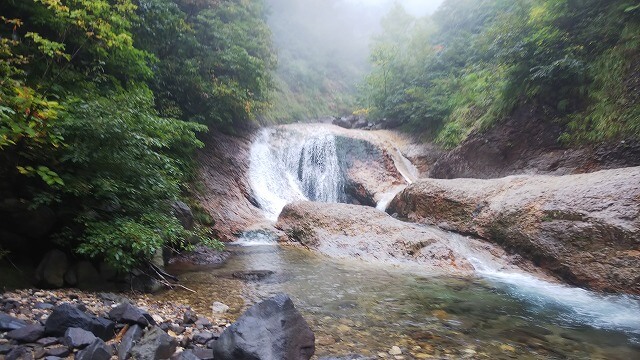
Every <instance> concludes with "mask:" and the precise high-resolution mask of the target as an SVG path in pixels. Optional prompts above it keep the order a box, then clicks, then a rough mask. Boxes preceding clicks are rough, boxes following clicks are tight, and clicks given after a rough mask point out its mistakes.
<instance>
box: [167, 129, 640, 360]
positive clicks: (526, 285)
mask: <svg viewBox="0 0 640 360" xmlns="http://www.w3.org/2000/svg"><path fill="white" fill-rule="evenodd" d="M337 154H338V153H337V151H336V145H335V138H333V136H332V135H331V134H326V133H313V132H312V133H310V134H308V135H307V136H304V137H299V136H298V135H296V136H295V137H289V138H288V137H287V135H286V131H285V132H284V135H283V132H282V131H279V132H276V131H273V130H265V131H264V132H263V133H262V135H261V136H260V137H259V138H258V140H257V141H256V142H255V143H254V146H253V148H252V153H251V166H250V174H249V176H250V179H249V180H250V183H251V186H252V189H253V192H254V194H253V195H254V197H255V199H256V201H257V202H258V204H260V206H261V208H262V209H263V210H264V212H265V217H266V218H268V219H271V220H275V219H276V218H277V215H278V214H279V212H280V210H281V209H282V207H283V206H284V205H285V204H287V203H289V202H291V201H296V200H305V199H310V200H315V201H324V202H339V201H341V200H342V199H343V187H344V177H343V176H342V175H341V174H340V171H341V170H340V165H339V164H340V159H338V155H337ZM400 155H401V154H400ZM408 182H409V181H408ZM396 190H397V189H391V190H390V191H391V192H395V191H396ZM389 200H390V199H387V198H384V199H383V201H384V202H388V201H389ZM378 206H379V208H384V207H385V206H386V203H382V201H381V203H379V204H378ZM453 238H455V237H453ZM228 249H229V251H231V252H232V254H233V255H232V257H231V258H230V259H229V260H228V261H227V263H226V264H224V265H223V266H222V267H174V268H170V269H169V270H170V271H172V272H174V273H177V274H179V276H180V278H181V280H182V283H183V284H184V285H185V286H187V287H189V288H191V289H194V290H196V293H195V294H192V293H189V292H186V291H180V290H177V291H171V292H166V293H164V294H161V295H159V296H160V297H161V298H164V299H166V300H179V301H182V302H184V303H187V304H190V305H191V306H193V307H194V308H195V309H197V310H198V311H199V312H201V313H206V312H208V311H210V306H211V302H212V301H222V302H224V303H225V304H227V305H229V306H230V307H231V313H230V315H231V316H232V317H236V316H238V315H239V314H240V313H241V312H242V311H244V310H245V309H246V308H247V306H250V305H251V304H253V303H255V302H257V301H260V300H262V299H265V298H267V297H270V296H271V295H273V294H276V293H279V292H284V293H287V294H289V295H290V296H291V297H292V299H293V300H294V302H295V304H296V307H297V308H298V309H300V311H301V312H302V313H303V315H304V316H305V318H306V319H307V321H308V322H309V323H310V325H311V327H312V329H313V330H314V332H315V334H316V354H317V355H318V356H328V355H334V356H344V355H349V354H360V355H364V356H371V357H372V358H379V359H383V358H388V359H394V356H392V355H390V354H389V350H390V349H391V348H392V347H393V346H398V347H399V348H400V349H401V350H402V355H400V356H401V358H404V359H430V358H434V359H459V358H473V359H514V358H517V359H621V360H622V359H625V360H626V359H640V299H639V298H637V297H631V296H604V295H599V294H595V293H592V292H588V291H585V290H582V289H579V288H574V287H569V286H565V285H560V284H555V283H550V282H548V281H545V280H542V279H538V278H536V277H534V276H532V275H528V274H526V273H522V272H520V273H510V272H504V271H500V270H499V268H498V267H496V266H494V264H492V263H491V262H487V261H486V259H476V258H474V254H473V253H469V254H468V256H467V258H468V259H469V260H470V262H472V263H473V265H474V267H475V269H476V273H475V276H471V277H451V276H448V277H442V276H440V277H436V276H432V275H430V274H429V273H425V272H424V271H423V270H421V268H420V265H403V266H402V267H398V266H397V265H391V264H385V263H376V264H371V263H366V262H363V261H358V260H344V259H340V260H338V259H332V258H328V257H326V256H323V255H319V254H315V253H312V252H309V251H307V250H303V249H299V248H294V247H285V246H279V245H277V244H276V243H275V239H274V238H272V237H271V236H270V235H269V234H268V233H266V232H252V233H247V234H245V235H244V236H242V237H241V238H240V240H239V241H238V242H237V243H236V244H235V245H230V246H228ZM247 271H268V272H265V273H264V274H270V275H265V277H264V278H259V279H258V278H256V277H253V278H249V279H248V280H247V279H246V277H245V279H244V280H243V279H242V277H240V278H239V277H238V276H237V275H238V274H239V273H244V272H247ZM234 274H236V276H234ZM212 316H213V314H212Z"/></svg>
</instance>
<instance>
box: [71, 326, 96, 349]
mask: <svg viewBox="0 0 640 360" xmlns="http://www.w3.org/2000/svg"><path fill="white" fill-rule="evenodd" d="M95 339H96V336H95V335H93V333H92V332H90V331H86V330H83V329H80V328H68V329H67V331H66V332H65V333H64V338H63V342H64V344H65V345H67V346H68V347H70V348H75V349H83V348H85V347H87V346H89V345H91V343H93V342H94V341H95Z"/></svg>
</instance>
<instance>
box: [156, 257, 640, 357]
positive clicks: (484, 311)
mask: <svg viewBox="0 0 640 360" xmlns="http://www.w3.org/2000/svg"><path fill="white" fill-rule="evenodd" d="M228 249H229V250H230V251H231V252H232V253H233V255H232V257H231V258H230V259H229V260H228V261H227V263H226V264H224V265H223V266H221V267H194V266H191V267H184V266H182V267H174V268H171V269H170V271H172V272H173V273H177V274H179V277H180V279H181V282H182V284H183V285H185V286H187V287H189V288H191V289H193V290H195V291H196V293H194V294H192V293H189V292H187V291H184V290H175V291H169V292H165V293H163V294H160V295H158V297H159V299H161V300H179V301H181V302H185V303H187V304H189V305H191V306H193V307H194V308H196V309H197V310H198V311H199V312H202V313H205V312H206V311H208V312H209V313H210V312H211V310H210V306H211V303H212V302H213V301H221V302H224V303H226V304H227V305H229V306H230V307H231V309H230V312H231V315H232V317H236V316H238V315H239V314H240V313H241V312H242V311H244V309H246V307H247V306H249V305H251V304H253V303H255V302H257V301H259V300H261V299H265V298H267V297H269V296H271V295H273V294H276V293H279V292H285V293H287V294H289V295H290V296H291V298H292V299H293V300H294V302H295V304H296V306H297V308H298V309H299V310H300V311H301V312H302V313H303V315H304V317H305V318H306V319H307V321H308V322H309V324H310V326H311V328H312V329H313V330H314V332H315V334H316V354H317V356H318V357H322V356H328V355H332V356H344V355H349V354H360V355H364V356H371V357H373V358H389V359H395V357H394V355H391V354H389V352H390V350H391V349H392V347H394V346H397V347H399V348H400V349H401V351H402V354H401V355H395V356H401V357H402V358H404V359H429V358H435V359H443V358H444V359H449V358H451V359H458V358H477V359H512V358H518V359H585V358H590V359H637V358H640V312H639V311H638V310H639V309H640V300H639V299H637V298H633V297H628V296H615V297H613V296H612V297H605V296H600V295H597V294H594V293H590V292H586V291H584V290H581V289H576V288H570V287H568V286H563V285H553V284H549V283H546V282H544V281H540V283H537V284H536V281H537V280H536V279H535V278H527V277H524V278H514V279H511V278H509V276H507V275H503V276H502V278H500V276H497V275H495V274H494V275H492V274H490V273H487V274H484V275H483V274H482V273H479V274H478V275H477V276H473V277H442V276H438V277H435V276H430V274H429V273H425V272H422V271H421V269H420V267H419V266H418V265H416V266H402V267H399V266H395V265H390V264H384V263H378V264H371V263H366V262H362V261H358V260H345V259H341V260H336V259H332V258H328V257H325V256H322V255H319V254H315V253H312V252H309V251H307V250H304V249H300V248H295V247H288V246H279V245H255V246H237V245H231V246H228ZM257 270H269V271H271V272H273V273H272V274H271V275H265V274H269V272H264V273H262V276H264V277H258V276H255V277H249V279H246V277H245V279H242V277H243V276H242V274H246V272H247V271H257ZM234 274H236V276H235V277H234ZM238 276H239V277H240V278H238ZM554 286H555V287H554ZM545 292H546V293H545Z"/></svg>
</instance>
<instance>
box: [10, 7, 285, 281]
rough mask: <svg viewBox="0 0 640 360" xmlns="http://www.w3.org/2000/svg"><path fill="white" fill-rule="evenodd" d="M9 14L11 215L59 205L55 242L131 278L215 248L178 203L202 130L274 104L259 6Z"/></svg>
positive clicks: (240, 120) (231, 124) (241, 122)
mask: <svg viewBox="0 0 640 360" xmlns="http://www.w3.org/2000/svg"><path fill="white" fill-rule="evenodd" d="M0 15H1V17H0V195H1V198H2V199H4V201H3V204H2V210H3V211H17V210H16V208H24V209H38V208H42V207H46V208H48V209H52V211H53V212H55V214H56V216H57V221H56V226H55V229H54V234H52V238H53V239H55V242H56V243H57V245H58V246H62V247H66V248H67V249H69V250H75V251H76V252H77V253H79V254H82V255H85V256H88V257H93V258H97V259H99V260H100V259H101V260H106V261H107V262H109V263H111V264H112V265H114V266H115V267H118V268H121V269H128V268H131V267H132V266H133V265H135V264H136V262H138V261H139V260H140V259H148V258H150V257H151V256H152V255H153V253H154V252H155V251H156V250H157V249H159V248H161V247H162V246H163V245H168V246H172V247H175V248H180V247H182V246H185V245H186V244H187V243H186V242H185V240H186V239H189V238H191V237H193V236H200V237H201V238H203V239H206V236H204V235H203V234H202V233H201V232H200V231H199V230H198V229H185V228H184V227H183V226H182V225H181V224H180V223H179V221H178V220H177V219H176V218H175V217H174V216H173V215H172V214H171V206H172V203H173V202H175V201H176V200H179V199H184V198H185V196H186V195H188V186H187V185H186V184H188V182H189V180H190V179H192V177H193V175H194V169H193V160H192V159H193V153H194V151H195V149H197V148H199V147H202V146H203V144H202V142H200V141H199V140H198V138H197V134H198V133H201V132H204V131H207V127H209V128H210V129H211V130H212V131H218V130H225V131H233V129H235V128H237V127H242V126H245V124H246V123H247V122H250V121H253V120H254V119H255V118H256V115H257V114H258V113H259V112H260V111H262V110H263V109H264V108H265V107H266V105H267V100H268V93H269V91H270V89H271V86H272V85H271V83H272V81H271V75H270V74H271V71H272V69H273V68H274V66H275V59H274V56H273V54H272V51H271V45H270V31H269V29H268V27H267V25H266V23H265V22H264V5H263V3H262V2H261V1H230V0H229V1H227V0H6V1H3V2H2V3H1V4H0ZM8 222H10V220H8V219H2V220H0V225H2V228H4V229H9V230H11V227H12V226H13V224H10V223H8ZM9 250H11V249H9Z"/></svg>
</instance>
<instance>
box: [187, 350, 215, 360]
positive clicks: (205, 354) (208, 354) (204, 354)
mask: <svg viewBox="0 0 640 360" xmlns="http://www.w3.org/2000/svg"><path fill="white" fill-rule="evenodd" d="M191 351H193V355H195V356H196V357H198V358H199V359H201V360H213V350H212V349H203V348H200V347H196V348H193V349H192V350H191Z"/></svg>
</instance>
